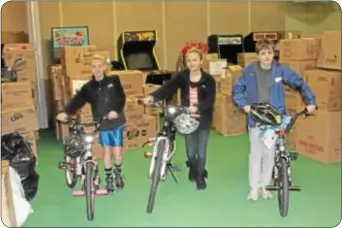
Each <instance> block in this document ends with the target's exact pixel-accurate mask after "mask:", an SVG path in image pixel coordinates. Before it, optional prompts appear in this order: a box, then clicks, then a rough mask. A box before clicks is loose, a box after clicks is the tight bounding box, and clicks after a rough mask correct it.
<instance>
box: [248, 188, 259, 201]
mask: <svg viewBox="0 0 342 228" xmlns="http://www.w3.org/2000/svg"><path fill="white" fill-rule="evenodd" d="M258 197H259V191H258V189H251V190H250V192H249V194H248V197H247V199H248V200H252V201H257V200H258Z"/></svg>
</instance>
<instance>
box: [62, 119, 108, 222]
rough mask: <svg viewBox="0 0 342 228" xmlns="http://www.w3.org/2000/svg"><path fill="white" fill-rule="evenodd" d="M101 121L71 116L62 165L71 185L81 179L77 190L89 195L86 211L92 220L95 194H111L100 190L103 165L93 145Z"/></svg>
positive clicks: (73, 185)
mask: <svg viewBox="0 0 342 228" xmlns="http://www.w3.org/2000/svg"><path fill="white" fill-rule="evenodd" d="M105 119H107V118H106V117H104V118H101V120H100V121H79V120H76V119H72V118H68V120H67V121H68V122H70V124H69V133H70V135H69V136H68V137H67V138H66V143H65V144H64V161H63V162H59V164H58V168H60V169H64V170H65V177H66V183H67V185H68V187H70V188H74V187H75V185H76V183H77V179H78V178H81V183H82V188H81V189H80V190H74V191H73V195H74V196H86V211H87V218H88V220H89V221H92V220H93V219H94V209H95V207H94V206H95V199H94V198H95V195H108V193H109V192H108V190H106V189H100V188H99V186H100V181H101V180H100V177H99V168H98V164H97V159H96V156H93V153H92V144H93V142H94V139H95V135H96V132H97V131H98V129H99V126H100V123H101V121H102V120H105Z"/></svg>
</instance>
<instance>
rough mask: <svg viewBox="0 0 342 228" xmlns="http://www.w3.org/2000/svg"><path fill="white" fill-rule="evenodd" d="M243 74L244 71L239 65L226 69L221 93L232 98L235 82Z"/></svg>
mask: <svg viewBox="0 0 342 228" xmlns="http://www.w3.org/2000/svg"><path fill="white" fill-rule="evenodd" d="M242 74H243V69H242V68H241V66H239V65H232V66H229V67H228V68H226V69H225V71H224V73H223V74H222V75H221V77H222V78H221V93H222V94H223V95H227V96H231V95H232V89H233V86H234V84H235V81H236V80H237V79H238V78H239V77H240V76H241V75H242Z"/></svg>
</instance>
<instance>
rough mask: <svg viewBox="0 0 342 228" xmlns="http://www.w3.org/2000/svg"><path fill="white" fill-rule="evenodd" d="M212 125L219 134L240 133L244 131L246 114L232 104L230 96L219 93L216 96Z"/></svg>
mask: <svg viewBox="0 0 342 228" xmlns="http://www.w3.org/2000/svg"><path fill="white" fill-rule="evenodd" d="M213 125H214V129H215V130H216V132H217V133H219V134H222V135H225V136H230V135H240V134H243V133H246V129H247V123H246V115H245V114H244V113H242V112H241V111H240V110H239V109H238V108H237V107H236V106H235V105H234V104H233V101H232V98H231V96H225V95H219V96H217V97H216V102H215V111H214V121H213Z"/></svg>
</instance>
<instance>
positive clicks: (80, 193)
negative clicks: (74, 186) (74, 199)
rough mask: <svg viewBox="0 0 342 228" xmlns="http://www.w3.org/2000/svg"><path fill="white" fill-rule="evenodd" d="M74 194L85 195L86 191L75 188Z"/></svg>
mask: <svg viewBox="0 0 342 228" xmlns="http://www.w3.org/2000/svg"><path fill="white" fill-rule="evenodd" d="M72 195H73V196H84V195H85V192H84V191H83V190H74V191H72Z"/></svg>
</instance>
